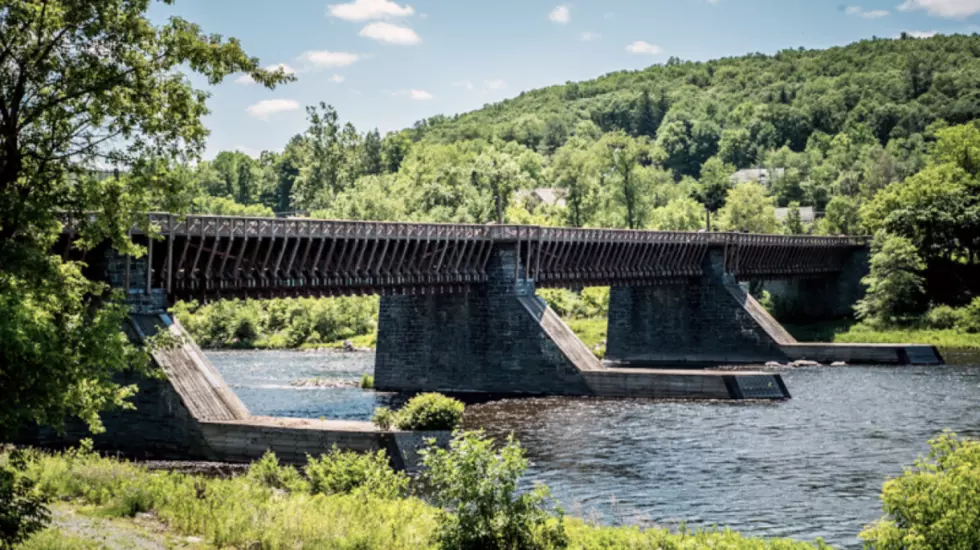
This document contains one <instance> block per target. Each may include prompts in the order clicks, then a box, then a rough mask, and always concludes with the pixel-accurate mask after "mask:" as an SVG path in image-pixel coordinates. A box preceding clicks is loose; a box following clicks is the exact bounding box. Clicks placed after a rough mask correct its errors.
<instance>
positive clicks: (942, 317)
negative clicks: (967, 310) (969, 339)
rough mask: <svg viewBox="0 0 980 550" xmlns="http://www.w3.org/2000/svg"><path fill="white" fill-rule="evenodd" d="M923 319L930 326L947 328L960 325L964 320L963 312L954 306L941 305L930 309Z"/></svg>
mask: <svg viewBox="0 0 980 550" xmlns="http://www.w3.org/2000/svg"><path fill="white" fill-rule="evenodd" d="M922 319H923V321H924V322H925V324H926V326H927V327H929V328H933V329H939V330H945V329H952V328H956V327H957V326H958V325H960V324H961V323H962V322H963V314H962V312H961V311H960V310H959V309H957V308H954V307H952V306H947V305H939V306H935V307H933V308H931V309H929V311H927V312H926V314H925V316H923V318H922Z"/></svg>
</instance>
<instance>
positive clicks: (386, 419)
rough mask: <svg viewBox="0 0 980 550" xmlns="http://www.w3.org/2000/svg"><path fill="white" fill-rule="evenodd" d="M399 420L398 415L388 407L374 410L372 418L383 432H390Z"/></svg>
mask: <svg viewBox="0 0 980 550" xmlns="http://www.w3.org/2000/svg"><path fill="white" fill-rule="evenodd" d="M397 420H398V413H396V412H395V411H393V410H391V409H389V408H388V407H378V408H376V409H374V415H372V416H371V422H374V424H375V425H376V426H377V427H379V428H381V429H382V430H385V431H388V430H390V429H391V427H392V426H394V425H395V423H396V421H397Z"/></svg>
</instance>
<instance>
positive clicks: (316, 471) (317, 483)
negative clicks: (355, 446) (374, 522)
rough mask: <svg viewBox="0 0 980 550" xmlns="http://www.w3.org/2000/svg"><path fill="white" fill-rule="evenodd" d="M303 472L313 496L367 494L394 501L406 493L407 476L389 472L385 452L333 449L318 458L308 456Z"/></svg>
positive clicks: (393, 471) (392, 470) (389, 466)
mask: <svg viewBox="0 0 980 550" xmlns="http://www.w3.org/2000/svg"><path fill="white" fill-rule="evenodd" d="M305 472H306V477H307V478H308V479H309V482H310V492H311V493H313V494H317V493H322V494H324V495H333V494H368V495H371V496H375V497H378V498H383V499H396V498H400V497H403V496H405V494H406V493H407V491H408V476H406V475H405V474H404V473H403V472H396V471H395V470H394V469H392V467H391V464H390V463H389V461H388V455H387V453H386V452H385V451H384V450H381V451H378V452H377V453H374V454H366V453H355V452H353V451H340V450H338V449H336V448H335V449H333V450H332V451H330V453H328V454H325V455H323V456H321V457H320V458H318V459H317V458H312V457H307V464H306V469H305Z"/></svg>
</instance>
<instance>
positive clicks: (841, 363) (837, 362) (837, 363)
mask: <svg viewBox="0 0 980 550" xmlns="http://www.w3.org/2000/svg"><path fill="white" fill-rule="evenodd" d="M830 366H831V367H846V366H847V363H845V362H843V361H834V362H833V363H831V364H830Z"/></svg>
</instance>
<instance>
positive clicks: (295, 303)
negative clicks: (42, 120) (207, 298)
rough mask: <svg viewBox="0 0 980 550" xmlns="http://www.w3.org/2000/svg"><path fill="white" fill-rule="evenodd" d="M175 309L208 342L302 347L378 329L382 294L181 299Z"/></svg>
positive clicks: (218, 345)
mask: <svg viewBox="0 0 980 550" xmlns="http://www.w3.org/2000/svg"><path fill="white" fill-rule="evenodd" d="M173 312H174V314H175V315H176V316H177V319H178V320H179V321H180V323H181V324H182V325H183V326H184V328H186V329H187V331H188V332H189V333H190V334H191V336H192V337H193V338H194V340H195V341H196V342H197V343H198V344H200V345H201V346H203V347H206V348H224V347H259V348H297V347H300V346H303V345H304V344H305V345H319V344H326V343H329V342H334V341H337V340H344V339H348V338H352V337H355V336H359V335H367V334H371V333H373V332H374V331H375V330H376V329H377V315H378V297H377V296H363V297H339V298H295V299H292V298H287V299H272V300H221V301H216V302H211V303H209V304H206V305H204V306H199V305H198V304H197V303H196V302H180V303H178V304H176V305H175V306H174V308H173Z"/></svg>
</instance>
